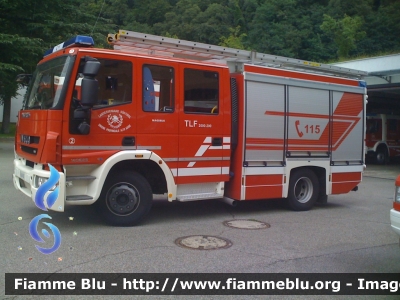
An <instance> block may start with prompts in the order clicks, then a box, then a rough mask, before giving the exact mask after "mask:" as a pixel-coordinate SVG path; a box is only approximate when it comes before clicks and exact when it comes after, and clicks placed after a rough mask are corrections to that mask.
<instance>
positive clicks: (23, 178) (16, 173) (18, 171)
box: [14, 169, 29, 181]
mask: <svg viewBox="0 0 400 300" xmlns="http://www.w3.org/2000/svg"><path fill="white" fill-rule="evenodd" d="M14 174H15V176H17V177H19V178H21V179H22V180H25V181H29V176H28V175H27V174H26V173H24V172H22V171H21V170H19V169H15V171H14ZM27 179H28V180H27Z"/></svg>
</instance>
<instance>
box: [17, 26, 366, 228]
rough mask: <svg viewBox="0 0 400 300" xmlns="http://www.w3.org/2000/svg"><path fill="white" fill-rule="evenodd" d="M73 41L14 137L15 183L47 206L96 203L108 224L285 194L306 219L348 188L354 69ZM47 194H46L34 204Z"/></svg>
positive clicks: (45, 66)
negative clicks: (168, 205) (156, 198)
mask: <svg viewBox="0 0 400 300" xmlns="http://www.w3.org/2000/svg"><path fill="white" fill-rule="evenodd" d="M108 41H109V43H110V44H112V45H113V46H114V49H113V50H108V49H97V48H94V47H93V40H92V39H91V38H90V37H86V36H77V37H76V38H74V39H71V40H69V41H67V42H65V43H63V44H60V45H58V46H57V47H55V48H54V49H51V50H49V51H48V52H47V53H46V54H45V56H44V58H43V60H42V61H41V62H40V63H39V64H38V66H37V69H36V71H35V73H34V74H33V78H32V80H31V83H30V86H29V89H28V91H27V95H26V100H25V104H24V108H23V110H21V111H20V113H19V118H18V124H17V133H16V139H15V160H14V166H15V171H14V175H13V181H14V185H15V187H16V188H17V189H18V190H20V191H22V192H23V193H24V194H26V195H27V196H29V197H31V198H32V199H33V200H35V196H36V194H37V191H38V188H39V187H40V186H41V185H42V184H43V183H45V182H46V181H47V180H48V179H49V177H50V171H49V166H51V167H54V168H55V169H56V170H57V172H58V174H59V176H60V178H59V180H58V185H57V186H53V187H52V188H51V189H49V191H48V192H47V193H46V195H49V193H51V192H52V190H53V189H58V197H57V199H56V201H55V203H54V204H52V205H51V207H50V205H48V204H47V203H46V201H45V200H44V199H43V201H44V203H45V205H46V207H48V208H49V209H51V210H54V211H61V212H62V211H64V208H65V206H66V205H90V204H93V203H95V202H96V203H97V204H98V206H99V207H100V209H101V211H102V213H103V215H104V218H105V219H106V220H107V221H109V222H111V223H113V224H117V225H134V224H137V223H139V222H140V221H141V220H142V219H143V217H144V216H145V215H146V214H147V213H148V212H149V210H150V208H151V205H152V201H153V195H157V194H160V195H164V196H165V198H166V199H168V201H182V202H185V201H194V200H207V199H209V200H211V199H221V200H223V201H226V202H228V203H230V204H235V203H237V201H247V200H261V199H272V198H285V199H286V201H287V203H288V205H289V207H290V208H292V209H293V210H308V209H310V208H312V207H313V205H314V204H315V202H317V201H321V202H325V201H326V200H327V195H331V194H342V193H348V192H350V191H352V190H356V189H357V185H358V184H359V183H360V182H361V179H362V172H363V170H364V135H365V134H364V126H365V106H366V86H365V82H364V81H362V80H361V77H362V76H364V75H366V74H365V73H363V72H361V71H356V70H349V69H345V68H339V67H335V66H331V65H324V64H317V63H313V62H308V61H302V60H297V59H291V58H285V57H279V56H273V55H268V54H262V53H256V52H254V51H246V50H238V49H231V48H225V47H220V46H213V45H207V44H200V43H195V42H189V41H183V40H177V39H171V38H166V37H159V36H153V35H147V34H142V33H137V32H130V31H125V30H120V31H119V32H118V34H115V35H114V34H111V35H109V36H108ZM44 198H45V197H44Z"/></svg>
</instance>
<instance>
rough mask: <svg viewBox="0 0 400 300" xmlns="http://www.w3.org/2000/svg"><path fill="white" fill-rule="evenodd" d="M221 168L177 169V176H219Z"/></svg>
mask: <svg viewBox="0 0 400 300" xmlns="http://www.w3.org/2000/svg"><path fill="white" fill-rule="evenodd" d="M220 174H221V168H218V167H211V168H179V169H178V176H199V175H220Z"/></svg>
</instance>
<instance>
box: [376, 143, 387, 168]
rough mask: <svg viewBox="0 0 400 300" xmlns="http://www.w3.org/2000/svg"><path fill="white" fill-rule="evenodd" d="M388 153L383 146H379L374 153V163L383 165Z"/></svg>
mask: <svg viewBox="0 0 400 300" xmlns="http://www.w3.org/2000/svg"><path fill="white" fill-rule="evenodd" d="M388 158H389V157H388V154H387V151H386V148H385V147H379V148H378V149H377V150H376V154H375V163H377V164H378V165H384V164H386V163H387V162H388Z"/></svg>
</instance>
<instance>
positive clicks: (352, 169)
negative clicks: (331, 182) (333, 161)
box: [331, 165, 364, 173]
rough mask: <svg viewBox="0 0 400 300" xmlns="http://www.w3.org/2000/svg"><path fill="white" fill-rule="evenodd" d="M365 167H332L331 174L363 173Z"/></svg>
mask: <svg viewBox="0 0 400 300" xmlns="http://www.w3.org/2000/svg"><path fill="white" fill-rule="evenodd" d="M363 171H364V166H363V165H354V166H352V165H349V166H332V167H331V173H349V172H363Z"/></svg>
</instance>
